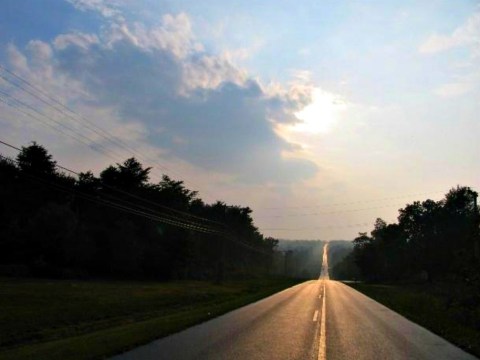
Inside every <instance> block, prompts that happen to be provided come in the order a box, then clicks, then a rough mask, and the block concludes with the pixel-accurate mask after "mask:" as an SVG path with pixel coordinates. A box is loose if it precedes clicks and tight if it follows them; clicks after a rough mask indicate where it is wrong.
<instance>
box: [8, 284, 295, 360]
mask: <svg viewBox="0 0 480 360" xmlns="http://www.w3.org/2000/svg"><path fill="white" fill-rule="evenodd" d="M296 282H298V280H292V279H285V278H261V279H250V280H241V281H239V280H237V281H227V282H224V283H223V284H221V285H220V284H213V283H211V282H200V281H177V282H163V283H159V282H139V281H136V282H132V281H130V282H126V281H91V280H90V281H71V280H40V279H23V280H19V279H14V280H13V279H0V307H1V308H2V311H1V312H0V359H2V360H6V359H15V360H21V359H47V358H48V359H59V360H60V359H61V360H64V359H98V358H103V357H104V356H108V355H112V354H114V353H118V352H121V351H122V350H126V349H128V348H132V347H134V346H135V345H138V344H142V343H146V342H148V341H150V340H153V339H156V338H158V337H161V336H165V335H167V334H169V333H172V332H175V331H178V330H181V329H183V328H186V327H188V326H191V325H193V324H195V323H198V322H201V321H204V320H207V319H210V318H212V317H215V316H218V315H220V314H222V313H225V312H227V311H229V310H231V309H234V308H236V307H239V306H242V305H245V304H247V303H249V302H252V301H255V300H258V299H260V298H262V297H265V296H267V295H270V294H272V293H274V292H277V291H279V290H282V289H284V288H286V287H289V286H292V285H294V284H295V283H296Z"/></svg>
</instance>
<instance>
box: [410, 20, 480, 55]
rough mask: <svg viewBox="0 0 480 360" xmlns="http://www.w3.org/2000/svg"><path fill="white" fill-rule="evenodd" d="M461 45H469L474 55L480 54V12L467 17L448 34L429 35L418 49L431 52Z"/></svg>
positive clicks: (425, 52)
mask: <svg viewBox="0 0 480 360" xmlns="http://www.w3.org/2000/svg"><path fill="white" fill-rule="evenodd" d="M463 46H471V47H472V51H473V52H474V56H480V12H477V13H475V14H473V15H472V16H471V17H469V18H468V19H467V21H466V22H465V23H464V24H462V25H461V26H460V27H458V28H457V29H455V30H454V31H453V32H452V33H451V34H450V35H439V34H433V35H431V36H430V37H429V38H427V39H426V40H425V42H424V43H423V44H421V45H420V47H419V51H420V52H421V53H424V54H433V53H438V52H442V51H446V50H450V49H453V48H456V47H463Z"/></svg>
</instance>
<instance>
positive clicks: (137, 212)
mask: <svg viewBox="0 0 480 360" xmlns="http://www.w3.org/2000/svg"><path fill="white" fill-rule="evenodd" d="M0 158H1V159H3V160H6V161H9V162H10V163H13V164H18V162H17V161H15V160H13V159H10V158H8V157H5V156H3V155H0ZM21 175H23V176H26V177H29V178H31V179H33V180H35V181H37V182H41V183H43V184H45V185H48V186H50V187H53V188H56V189H57V190H60V191H63V192H67V193H72V194H74V195H75V196H78V197H79V198H82V199H85V200H88V201H91V202H94V203H97V204H101V205H105V206H108V207H111V208H115V209H117V210H121V211H124V212H127V213H129V214H133V215H138V216H141V217H144V218H146V219H150V220H156V221H159V222H163V223H166V224H168V225H172V226H176V227H183V228H185V229H189V230H194V231H199V232H207V233H219V232H220V231H219V230H217V229H213V228H208V227H206V226H201V225H199V224H195V223H186V222H182V221H183V220H184V219H178V218H177V219H171V218H170V219H169V218H165V217H162V216H159V215H155V214H152V213H147V212H144V211H141V210H138V209H135V208H132V207H129V206H125V205H122V204H120V203H118V202H114V201H110V200H107V199H103V198H100V197H95V196H92V195H89V194H86V193H83V192H81V191H78V190H75V189H72V188H68V187H65V186H62V185H60V184H56V183H53V182H51V181H48V180H46V179H42V178H40V177H38V176H35V175H33V174H28V173H25V172H21ZM162 215H165V214H162Z"/></svg>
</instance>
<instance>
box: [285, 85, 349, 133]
mask: <svg viewBox="0 0 480 360" xmlns="http://www.w3.org/2000/svg"><path fill="white" fill-rule="evenodd" d="M345 108H346V104H345V102H344V101H343V100H342V99H341V98H340V97H339V96H338V95H334V94H332V93H329V92H326V91H324V90H322V89H319V88H316V89H315V90H313V93H312V102H311V103H310V104H308V105H307V106H305V107H304V108H303V109H302V110H300V111H298V112H296V113H295V116H296V117H297V118H298V119H299V120H301V122H300V123H298V124H296V125H294V126H293V130H294V131H298V132H303V133H309V134H319V133H326V132H328V131H329V130H330V129H331V128H332V126H333V125H334V123H335V122H336V121H337V120H338V118H339V117H340V113H341V112H343V111H344V110H345Z"/></svg>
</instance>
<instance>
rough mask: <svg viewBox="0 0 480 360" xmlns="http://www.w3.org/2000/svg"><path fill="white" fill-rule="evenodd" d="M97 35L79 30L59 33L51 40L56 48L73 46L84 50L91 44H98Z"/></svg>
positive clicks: (61, 48)
mask: <svg viewBox="0 0 480 360" xmlns="http://www.w3.org/2000/svg"><path fill="white" fill-rule="evenodd" d="M98 43H99V40H98V37H97V36H96V35H94V34H84V33H81V32H75V33H69V34H61V35H58V36H57V37H56V38H55V39H54V40H53V45H54V46H55V48H56V49H58V50H63V49H65V48H66V47H67V46H70V45H72V46H75V47H77V48H80V49H83V50H86V49H88V48H89V47H90V46H91V45H93V44H98Z"/></svg>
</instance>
